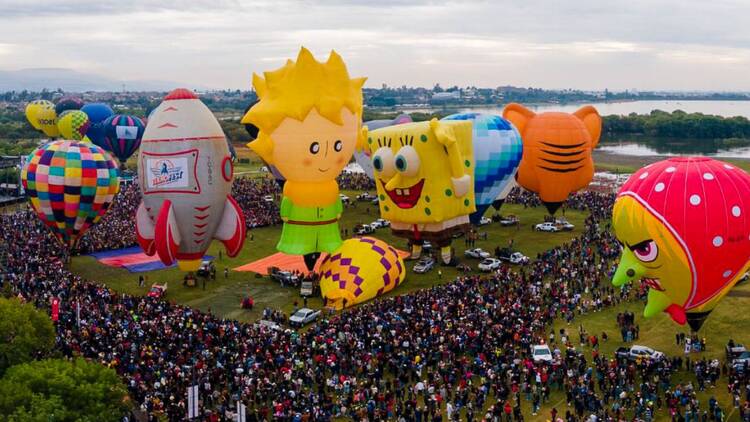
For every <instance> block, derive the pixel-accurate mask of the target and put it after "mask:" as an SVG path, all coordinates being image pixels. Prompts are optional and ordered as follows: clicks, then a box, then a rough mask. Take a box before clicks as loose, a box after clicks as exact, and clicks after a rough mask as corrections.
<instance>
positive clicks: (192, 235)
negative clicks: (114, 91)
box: [108, 89, 246, 271]
mask: <svg viewBox="0 0 750 422" xmlns="http://www.w3.org/2000/svg"><path fill="white" fill-rule="evenodd" d="M113 118H120V119H123V120H127V116H113ZM108 121H109V120H108ZM151 122H152V124H151V125H150V126H149V127H148V129H147V130H146V133H145V135H143V146H142V147H141V149H140V152H139V154H138V181H139V184H140V187H141V192H143V200H142V201H141V204H140V205H139V206H138V210H137V211H136V216H135V222H136V236H137V238H138V243H139V244H140V245H141V247H142V248H143V250H144V251H145V252H146V254H147V255H154V254H156V255H158V256H159V258H160V259H161V261H162V263H164V264H165V265H171V264H172V263H174V261H177V265H178V267H179V268H180V269H181V270H183V271H195V270H197V269H198V268H199V267H200V264H201V261H202V258H203V255H204V254H205V253H206V250H208V247H209V246H210V245H211V241H212V239H218V240H220V241H222V242H223V243H224V246H225V247H226V250H227V254H228V255H229V256H236V255H237V254H238V253H239V252H240V250H241V249H242V245H243V243H244V242H245V233H246V225H245V217H244V214H243V212H242V210H241V209H240V208H239V206H238V205H237V202H236V201H235V200H234V198H232V195H231V193H230V192H231V189H232V180H233V178H234V168H233V167H232V160H231V159H230V157H229V149H228V148H227V141H226V136H225V135H224V132H223V131H222V129H221V126H220V125H219V122H218V121H217V120H216V117H215V116H214V114H213V113H212V112H211V110H209V109H208V107H206V105H205V104H203V103H202V102H201V100H200V99H198V97H197V96H196V95H195V94H194V93H193V92H191V91H189V90H187V89H175V90H174V91H172V92H170V93H169V95H167V96H166V97H164V101H162V103H161V104H159V107H157V108H156V110H155V111H154V113H153V114H152V116H151ZM123 123H127V122H123ZM110 127H111V126H110ZM125 128H126V129H127V130H136V129H137V128H136V127H135V126H130V125H129V123H128V125H126V126H125ZM123 130H124V129H123ZM123 135H124V134H123V133H120V134H119V135H118V136H119V137H122V138H125V139H129V138H130V137H129V136H123ZM139 139H140V138H139Z"/></svg>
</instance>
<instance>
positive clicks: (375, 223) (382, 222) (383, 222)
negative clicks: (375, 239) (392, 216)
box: [370, 218, 391, 229]
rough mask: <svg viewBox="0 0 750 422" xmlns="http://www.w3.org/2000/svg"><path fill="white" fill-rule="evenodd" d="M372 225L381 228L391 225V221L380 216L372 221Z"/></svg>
mask: <svg viewBox="0 0 750 422" xmlns="http://www.w3.org/2000/svg"><path fill="white" fill-rule="evenodd" d="M370 225H371V226H373V227H375V228H377V229H381V228H386V227H390V226H391V222H390V221H388V220H386V219H384V218H378V219H377V220H375V221H373V222H372V223H370Z"/></svg>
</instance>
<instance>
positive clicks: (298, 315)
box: [289, 308, 320, 327]
mask: <svg viewBox="0 0 750 422" xmlns="http://www.w3.org/2000/svg"><path fill="white" fill-rule="evenodd" d="M318 316H320V310H317V311H314V310H312V309H310V308H302V309H299V310H298V311H297V312H295V313H294V314H293V315H292V316H290V317H289V325H291V326H292V327H304V326H305V325H307V324H309V323H311V322H313V321H315V320H316V319H317V318H318Z"/></svg>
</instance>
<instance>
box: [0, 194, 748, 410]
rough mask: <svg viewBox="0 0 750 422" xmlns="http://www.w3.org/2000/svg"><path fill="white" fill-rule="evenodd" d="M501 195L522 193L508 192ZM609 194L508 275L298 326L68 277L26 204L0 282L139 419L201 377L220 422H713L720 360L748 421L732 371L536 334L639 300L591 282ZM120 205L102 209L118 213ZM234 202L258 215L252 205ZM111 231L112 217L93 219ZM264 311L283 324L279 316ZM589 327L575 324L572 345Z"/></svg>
mask: <svg viewBox="0 0 750 422" xmlns="http://www.w3.org/2000/svg"><path fill="white" fill-rule="evenodd" d="M240 180H242V179H240ZM244 183H248V185H245V184H244ZM257 183H258V182H241V183H240V186H239V187H238V188H237V189H236V191H235V192H236V193H237V196H238V197H242V200H241V203H243V204H246V205H245V206H243V208H244V209H247V207H248V206H247V204H249V203H252V207H255V206H256V205H257V202H252V201H253V199H252V198H256V197H258V196H261V197H262V196H263V195H267V194H273V193H268V192H275V190H274V188H273V187H272V186H270V185H267V184H264V183H260V184H257ZM123 192H124V193H123V194H121V196H120V198H126V199H129V200H128V202H130V201H132V202H133V203H134V204H137V199H136V198H137V194H136V193H132V192H131V191H129V190H124V191H123ZM238 201H240V198H238ZM248 201H250V202H248ZM510 201H516V202H518V203H525V204H532V203H533V199H532V198H531V197H530V195H528V194H525V193H518V192H514V193H513V196H512V197H511V198H510ZM612 202H613V197H612V195H604V194H589V193H583V194H579V195H574V196H572V197H571V199H570V200H569V201H568V203H567V204H566V207H567V208H569V209H586V210H589V211H590V213H591V214H590V216H589V217H587V219H586V227H585V230H584V232H583V233H582V234H581V235H580V236H579V237H577V238H574V239H573V240H572V241H571V242H569V243H567V244H564V245H560V246H558V247H556V248H553V249H551V250H548V251H546V252H544V253H540V254H539V255H538V256H537V257H536V258H537V259H536V260H535V261H533V262H532V263H531V264H530V265H528V266H525V267H521V268H520V269H519V270H511V269H510V268H509V267H502V268H501V269H500V270H498V271H497V272H495V273H493V274H491V275H489V276H477V275H470V276H464V277H460V278H457V279H456V280H454V281H452V282H448V283H446V284H443V285H438V286H435V287H433V288H430V289H424V290H419V291H416V292H412V293H408V294H404V295H400V296H395V297H389V298H384V299H380V300H377V301H373V302H370V303H368V304H364V305H361V306H359V307H356V308H354V309H351V310H348V311H346V312H344V313H342V314H339V315H335V316H332V317H330V318H326V319H322V320H320V321H319V322H317V323H315V324H313V325H312V326H311V327H310V328H309V329H307V330H306V331H303V332H297V331H290V330H283V329H278V327H275V326H271V325H266V324H249V323H241V322H238V321H234V320H227V319H220V318H217V317H215V316H213V315H211V314H210V313H204V312H201V311H199V310H196V309H192V308H190V307H186V306H181V305H177V304H174V303H169V302H165V301H162V300H157V299H153V298H148V297H140V296H130V295H125V294H120V293H117V292H115V291H113V290H111V289H109V288H108V287H106V285H105V284H102V283H96V282H91V281H86V280H82V279H81V278H80V277H78V276H77V275H75V274H73V273H71V272H69V271H68V270H66V268H65V266H64V257H65V251H64V250H62V248H61V247H60V246H59V244H58V243H57V242H56V241H55V240H54V239H53V238H52V236H51V235H50V234H49V232H48V231H47V230H46V229H45V228H44V227H43V226H42V225H41V224H40V223H39V222H38V220H37V219H36V217H35V216H34V215H33V214H32V213H30V212H20V213H16V214H13V215H3V216H1V217H0V227H2V230H3V232H4V237H3V243H2V249H3V255H4V256H5V265H4V268H5V271H4V274H3V276H2V290H3V291H5V292H6V294H10V295H15V296H17V297H19V298H21V299H22V300H23V301H26V302H31V303H34V304H35V305H36V306H38V307H40V308H45V309H46V308H49V304H50V301H51V299H52V298H53V297H57V298H60V300H61V305H60V312H59V321H58V322H57V324H56V329H57V348H58V349H59V351H60V352H62V353H63V354H64V355H66V356H79V355H80V356H84V357H86V358H89V359H92V360H95V361H98V362H101V363H102V364H104V365H107V366H109V367H111V368H113V369H114V370H116V371H117V373H118V374H119V375H120V376H121V377H122V379H123V380H124V382H125V383H126V385H127V387H128V389H129V392H130V395H131V398H132V399H133V400H134V402H135V403H137V405H138V407H139V409H140V410H141V411H142V412H143V413H144V414H146V415H148V418H149V420H158V418H159V417H166V418H167V419H168V420H170V421H172V420H174V421H177V420H185V418H186V413H187V410H186V407H187V399H186V391H187V388H188V387H189V386H191V385H199V386H200V397H201V412H202V416H201V420H209V421H214V420H229V418H231V417H232V415H233V413H234V412H235V405H236V402H237V401H241V402H242V403H244V404H245V405H246V406H247V412H246V415H247V420H248V421H265V420H269V421H270V420H278V421H328V420H332V419H334V418H347V419H352V420H359V421H377V420H398V421H418V422H423V421H424V422H426V421H443V420H449V421H453V420H467V421H521V420H523V415H528V414H529V413H531V414H532V415H538V414H539V412H540V411H541V408H542V406H545V407H547V408H550V407H551V408H552V409H551V411H550V412H549V415H545V418H546V419H550V420H553V421H555V422H557V421H558V420H565V421H579V420H590V421H608V420H613V421H618V420H631V419H633V418H638V419H639V420H644V421H650V420H653V419H654V418H655V417H656V416H655V415H656V413H657V412H659V410H660V409H666V411H668V412H669V414H670V415H671V417H672V418H673V420H684V421H704V420H723V419H722V418H723V417H724V416H726V411H727V409H722V408H721V406H719V405H718V403H717V402H716V401H715V400H713V401H712V402H709V403H701V402H700V401H699V400H698V398H697V391H700V390H701V389H702V388H703V389H705V388H706V387H707V386H709V387H708V388H710V386H711V385H715V383H716V379H717V378H718V376H719V374H720V373H721V372H722V371H724V372H727V371H728V372H729V373H728V377H729V378H728V379H729V386H730V393H731V394H733V395H734V396H736V397H737V401H736V403H737V407H738V409H739V412H740V415H741V417H742V418H743V420H750V407H749V406H750V405H748V400H750V383H749V382H748V381H749V380H748V376H747V374H746V373H744V374H739V373H735V372H732V371H731V369H726V368H725V367H724V366H721V367H717V366H716V365H715V364H714V362H705V361H697V362H692V363H691V362H690V361H689V360H686V361H683V360H682V358H680V357H677V358H668V359H665V360H662V361H658V362H656V361H648V360H643V361H640V362H633V361H628V360H626V359H623V358H615V357H614V356H604V354H603V353H601V354H600V353H599V351H598V350H599V344H600V340H599V338H598V336H597V337H596V339H595V340H594V339H592V340H591V341H590V342H588V343H587V344H588V345H587V346H586V350H585V351H590V352H591V353H590V354H589V356H591V358H588V357H587V354H586V353H584V352H582V351H581V350H580V349H576V347H575V344H574V343H575V342H574V341H572V340H571V337H572V336H573V333H570V332H568V331H569V330H568V329H562V330H561V331H558V335H557V336H556V335H554V334H555V332H554V331H553V332H552V333H551V335H549V337H548V335H547V333H549V332H550V330H551V328H552V324H553V322H554V320H556V319H562V320H565V321H567V322H569V323H572V322H573V321H574V320H575V319H576V318H577V317H579V316H580V315H583V314H586V313H589V312H595V311H599V310H601V309H603V308H605V307H609V306H616V305H617V304H619V303H621V302H622V301H627V300H632V299H633V298H634V297H636V296H638V295H639V292H638V291H637V289H625V290H615V289H614V288H613V287H612V286H611V285H610V284H609V283H608V282H607V281H606V280H608V279H609V278H610V277H611V275H612V274H613V271H614V260H615V259H616V257H617V256H618V255H619V253H620V248H621V246H620V245H619V243H618V242H617V241H616V239H615V238H614V236H613V235H612V234H611V232H610V231H609V230H608V226H607V224H606V223H602V220H603V219H604V218H606V217H607V215H608V213H609V212H611V207H612ZM133 203H130V204H118V205H116V206H115V208H114V209H113V211H115V210H121V212H123V213H127V212H129V211H128V210H132V209H133V208H131V207H132V206H133ZM532 206H533V205H532ZM118 212H120V211H118ZM246 212H252V213H253V215H254V216H255V217H256V218H258V219H259V220H256V221H267V220H264V217H262V216H263V215H265V214H264V213H265V212H266V211H262V212H258V213H256V211H249V210H248V211H246ZM267 212H268V213H271V211H270V210H268V211H267ZM274 214H275V213H274ZM269 218H271V217H270V216H269ZM105 221H114V220H112V219H111V218H110V219H108V220H105ZM126 223H127V222H123V223H122V224H126ZM269 223H270V221H269ZM600 223H602V224H600ZM102 224H105V222H103V223H102ZM105 227H106V226H105ZM115 227H124V225H122V226H121V225H120V223H117V225H113V226H111V227H109V228H101V229H100V230H118V229H116V228H115ZM106 238H107V236H106V234H105V232H102V233H100V234H98V235H96V236H94V237H92V239H94V240H90V244H89V245H90V246H89V248H92V249H96V248H104V247H105V246H106V245H105V244H106V240H104V239H106ZM77 306H80V320H79V319H77V317H76V311H75V310H76V307H77ZM264 314H267V318H270V319H272V320H275V321H278V322H282V321H283V319H284V315H283V314H281V313H279V312H278V311H273V310H270V309H269V310H266V311H264ZM589 337H590V336H589V335H588V334H586V333H584V330H583V328H581V329H580V331H579V338H580V343H585V342H584V340H585V339H587V338H589ZM606 340H607V339H606V334H605V335H603V336H602V338H601V341H606ZM540 343H547V344H549V345H550V348H551V349H552V354H553V356H554V359H553V360H552V361H551V362H542V361H535V360H534V359H533V357H532V355H531V348H532V346H533V345H535V344H540ZM580 343H579V344H580ZM683 368H684V371H687V372H689V373H690V374H692V378H690V379H694V380H695V383H693V382H692V381H684V379H685V377H684V376H683V377H681V381H680V382H676V379H675V378H676V377H675V376H674V375H675V373H676V372H677V371H681V370H683ZM717 368H718V370H717ZM682 375H685V374H682ZM553 396H556V397H558V398H559V397H564V400H563V401H561V402H559V403H558V400H557V399H554V400H553ZM734 396H733V397H734ZM662 411H665V410H662Z"/></svg>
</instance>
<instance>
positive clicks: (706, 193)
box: [612, 157, 750, 331]
mask: <svg viewBox="0 0 750 422" xmlns="http://www.w3.org/2000/svg"><path fill="white" fill-rule="evenodd" d="M612 222H613V227H614V229H615V233H616V235H617V238H618V239H619V240H620V241H621V242H622V243H623V245H624V248H623V252H622V257H621V258H620V264H619V265H618V267H617V272H616V273H615V275H614V278H613V280H612V282H613V283H614V285H616V286H622V285H623V284H625V283H626V282H628V281H635V280H639V279H640V280H642V283H644V284H645V285H646V286H647V287H648V288H649V291H648V302H647V304H646V309H645V311H644V315H645V316H646V317H650V316H653V315H655V314H658V313H659V312H662V311H664V312H667V313H668V314H669V315H670V316H671V317H672V319H673V320H674V321H675V322H677V323H679V324H684V323H685V322H688V323H689V324H690V326H691V328H692V329H693V330H696V331H697V330H698V329H699V328H700V327H701V325H702V324H703V321H704V320H705V319H706V317H707V316H708V314H709V313H710V312H711V310H712V309H714V307H715V306H716V304H717V303H718V302H719V300H721V298H722V297H723V296H724V295H725V294H726V293H727V292H728V291H729V290H730V289H731V288H732V287H733V286H734V285H735V284H736V283H737V281H738V280H739V279H740V278H742V276H743V275H744V274H745V272H746V271H747V270H748V266H749V265H750V263H749V262H750V238H748V233H750V175H748V174H747V173H745V172H744V171H742V170H740V169H739V168H737V167H735V166H733V165H730V164H726V163H723V162H721V161H717V160H712V159H710V158H705V157H687V158H683V157H681V158H671V159H669V160H664V161H660V162H658V163H654V164H651V165H648V166H646V167H644V168H642V169H640V170H638V171H637V172H636V173H634V174H633V175H632V176H631V177H630V178H629V179H628V181H627V182H625V184H624V185H623V186H622V188H621V189H620V191H619V193H618V194H617V199H616V201H615V206H614V211H613V215H612Z"/></svg>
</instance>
